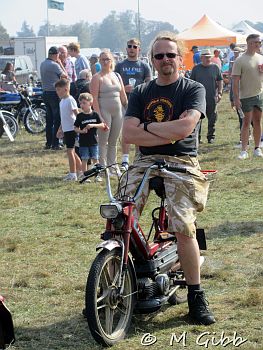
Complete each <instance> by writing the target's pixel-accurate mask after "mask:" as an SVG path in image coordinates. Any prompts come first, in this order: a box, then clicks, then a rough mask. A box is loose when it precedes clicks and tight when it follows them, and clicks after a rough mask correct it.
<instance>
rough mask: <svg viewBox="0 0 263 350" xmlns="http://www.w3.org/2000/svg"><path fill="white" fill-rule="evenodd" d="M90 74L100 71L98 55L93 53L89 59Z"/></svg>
mask: <svg viewBox="0 0 263 350" xmlns="http://www.w3.org/2000/svg"><path fill="white" fill-rule="evenodd" d="M89 62H90V70H91V74H92V75H94V74H96V73H98V72H100V71H101V64H100V62H99V56H98V55H96V54H95V53H93V54H92V55H91V56H90V59H89Z"/></svg>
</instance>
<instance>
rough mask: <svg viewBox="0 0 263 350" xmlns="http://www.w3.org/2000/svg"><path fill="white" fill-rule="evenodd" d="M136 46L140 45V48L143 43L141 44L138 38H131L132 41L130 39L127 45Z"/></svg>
mask: <svg viewBox="0 0 263 350" xmlns="http://www.w3.org/2000/svg"><path fill="white" fill-rule="evenodd" d="M131 43H132V44H135V45H138V46H141V42H140V40H139V39H137V38H131V39H129V40H128V41H127V45H128V44H131Z"/></svg>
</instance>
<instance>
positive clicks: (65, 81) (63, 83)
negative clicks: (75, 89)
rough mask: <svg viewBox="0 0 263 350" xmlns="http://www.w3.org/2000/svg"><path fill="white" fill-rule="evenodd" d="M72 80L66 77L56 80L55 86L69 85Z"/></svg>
mask: <svg viewBox="0 0 263 350" xmlns="http://www.w3.org/2000/svg"><path fill="white" fill-rule="evenodd" d="M69 86H70V82H69V80H68V79H66V78H61V79H59V80H58V81H56V82H55V88H62V87H69Z"/></svg>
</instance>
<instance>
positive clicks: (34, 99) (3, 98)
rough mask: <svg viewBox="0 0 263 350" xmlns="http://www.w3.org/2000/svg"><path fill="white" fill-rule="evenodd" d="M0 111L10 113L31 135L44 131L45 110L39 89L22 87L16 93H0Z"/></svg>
mask: <svg viewBox="0 0 263 350" xmlns="http://www.w3.org/2000/svg"><path fill="white" fill-rule="evenodd" d="M0 109H1V110H3V111H8V112H10V113H12V114H13V117H14V118H15V119H16V120H17V122H18V123H20V122H23V124H24V127H25V129H26V131H28V132H29V133H31V134H39V133H42V132H44V131H45V129H46V108H45V105H44V103H43V100H42V89H41V88H37V87H35V88H31V87H25V86H23V87H21V88H20V89H19V90H17V92H7V91H0Z"/></svg>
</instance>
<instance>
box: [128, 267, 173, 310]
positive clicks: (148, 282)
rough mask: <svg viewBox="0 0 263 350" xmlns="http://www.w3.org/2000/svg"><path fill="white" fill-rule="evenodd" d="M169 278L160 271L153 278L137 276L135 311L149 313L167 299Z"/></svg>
mask: <svg viewBox="0 0 263 350" xmlns="http://www.w3.org/2000/svg"><path fill="white" fill-rule="evenodd" d="M169 289H170V280H169V277H168V275H167V274H165V273H162V274H159V275H157V276H156V277H155V279H154V280H153V279H152V278H150V277H142V278H138V300H137V305H136V307H135V312H137V313H151V312H155V311H157V310H158V309H159V308H160V307H161V305H162V304H163V303H164V302H165V301H166V300H167V295H168V293H169Z"/></svg>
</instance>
